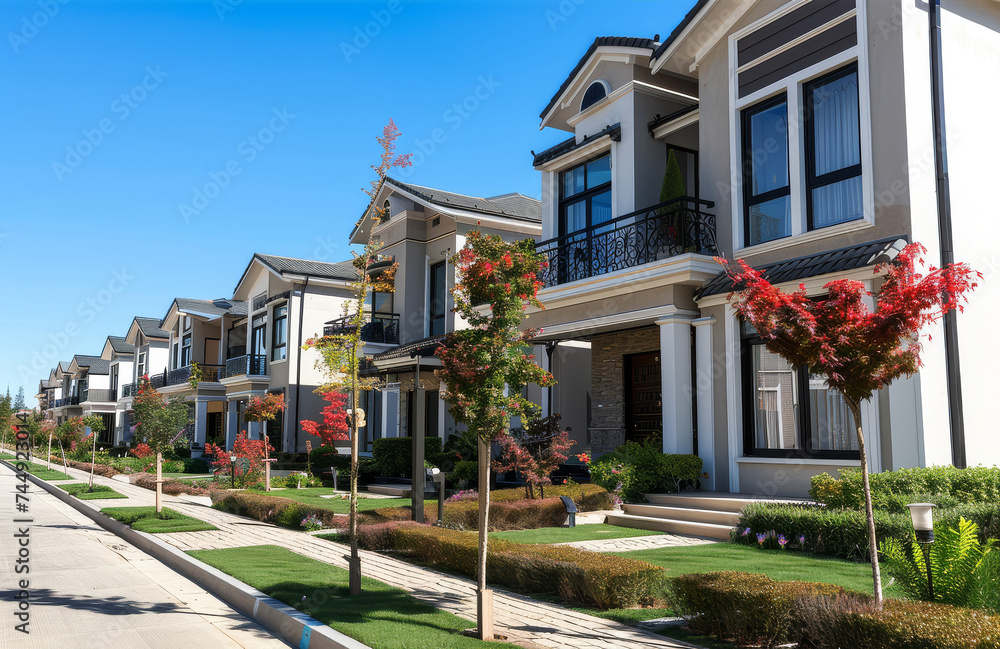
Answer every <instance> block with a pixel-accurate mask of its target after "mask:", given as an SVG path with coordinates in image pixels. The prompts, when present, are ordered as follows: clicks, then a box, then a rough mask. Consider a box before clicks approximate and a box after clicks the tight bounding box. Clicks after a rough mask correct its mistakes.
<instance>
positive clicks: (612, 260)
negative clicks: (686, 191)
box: [535, 196, 719, 286]
mask: <svg viewBox="0 0 1000 649" xmlns="http://www.w3.org/2000/svg"><path fill="white" fill-rule="evenodd" d="M714 205H715V203H713V202H711V201H703V200H700V199H696V198H691V197H689V196H684V197H682V198H677V199H674V200H672V201H668V202H666V203H659V204H657V205H653V206H652V207H647V208H644V209H642V210H638V211H635V212H632V213H631V214H626V215H625V216H620V217H618V218H616V219H612V220H610V221H605V222H604V223H599V224H597V225H594V226H592V227H590V228H588V229H586V230H581V231H579V232H573V233H571V234H564V235H562V236H560V237H556V238H554V239H549V240H548V241H542V242H541V243H538V244H536V245H535V250H536V251H537V252H538V253H539V254H541V255H542V256H543V257H544V258H545V260H546V261H548V263H549V265H548V268H547V269H546V270H545V271H544V272H543V273H542V277H541V280H542V282H543V283H544V284H545V286H556V285H559V284H566V283H569V282H574V281H576V280H580V279H587V278H589V277H596V276H598V275H605V274H607V273H611V272H614V271H616V270H624V269H626V268H632V267H634V266H639V265H641V264H645V263H648V262H651V261H658V260H661V259H668V258H670V257H676V256H677V255H680V254H684V253H696V254H701V255H713V256H714V255H717V254H719V253H718V246H717V244H716V239H715V215H714V214H709V213H707V212H705V211H703V209H702V208H704V207H714Z"/></svg>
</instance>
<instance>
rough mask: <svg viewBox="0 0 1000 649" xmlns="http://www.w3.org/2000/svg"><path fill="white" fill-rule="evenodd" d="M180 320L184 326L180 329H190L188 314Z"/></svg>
mask: <svg viewBox="0 0 1000 649" xmlns="http://www.w3.org/2000/svg"><path fill="white" fill-rule="evenodd" d="M182 322H183V326H184V328H183V329H182V331H188V330H190V329H191V316H189V315H186V316H184V320H183V321H182Z"/></svg>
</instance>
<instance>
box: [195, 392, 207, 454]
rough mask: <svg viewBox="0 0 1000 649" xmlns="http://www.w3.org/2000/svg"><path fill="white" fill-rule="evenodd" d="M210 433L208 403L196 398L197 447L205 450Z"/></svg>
mask: <svg viewBox="0 0 1000 649" xmlns="http://www.w3.org/2000/svg"><path fill="white" fill-rule="evenodd" d="M206 431H208V402H207V401H202V400H201V399H200V398H198V397H195V400H194V440H192V441H193V442H194V443H195V445H197V446H200V447H201V448H202V449H204V448H205V434H206Z"/></svg>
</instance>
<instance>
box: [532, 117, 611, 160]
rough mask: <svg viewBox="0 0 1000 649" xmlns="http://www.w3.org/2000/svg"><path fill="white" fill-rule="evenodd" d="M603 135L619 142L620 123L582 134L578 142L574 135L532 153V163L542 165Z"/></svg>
mask: <svg viewBox="0 0 1000 649" xmlns="http://www.w3.org/2000/svg"><path fill="white" fill-rule="evenodd" d="M605 135H607V136H610V138H611V139H612V140H614V141H615V142H620V141H621V139H622V125H621V122H618V123H615V124H612V125H610V126H605V127H604V128H603V129H601V130H600V131H598V132H597V133H594V134H593V135H584V136H583V140H581V141H580V142H577V141H576V136H575V135H574V136H573V137H571V138H569V139H568V140H564V141H562V142H560V143H559V144H557V145H555V146H554V147H550V148H548V149H545V150H544V151H542V152H541V153H534V152H532V153H534V156H535V159H534V162H532V165H533V166H535V167H537V166H539V165H543V164H545V163H546V162H548V161H549V160H555V159H556V158H559V157H562V156H564V155H566V154H567V153H569V152H571V151H575V150H577V149H579V148H581V147H583V146H586V145H588V144H590V143H591V142H594V141H595V140H597V139H599V138H602V137H604V136H605Z"/></svg>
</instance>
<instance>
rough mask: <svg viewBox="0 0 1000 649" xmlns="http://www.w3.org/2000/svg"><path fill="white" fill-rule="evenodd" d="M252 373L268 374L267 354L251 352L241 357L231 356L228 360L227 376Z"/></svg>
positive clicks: (258, 374) (255, 374)
mask: <svg viewBox="0 0 1000 649" xmlns="http://www.w3.org/2000/svg"><path fill="white" fill-rule="evenodd" d="M244 374H250V375H252V376H267V356H264V355H261V354H249V355H247V356H240V357H239V358H230V359H229V360H228V361H226V377H227V378H228V377H230V376H242V375H244Z"/></svg>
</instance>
